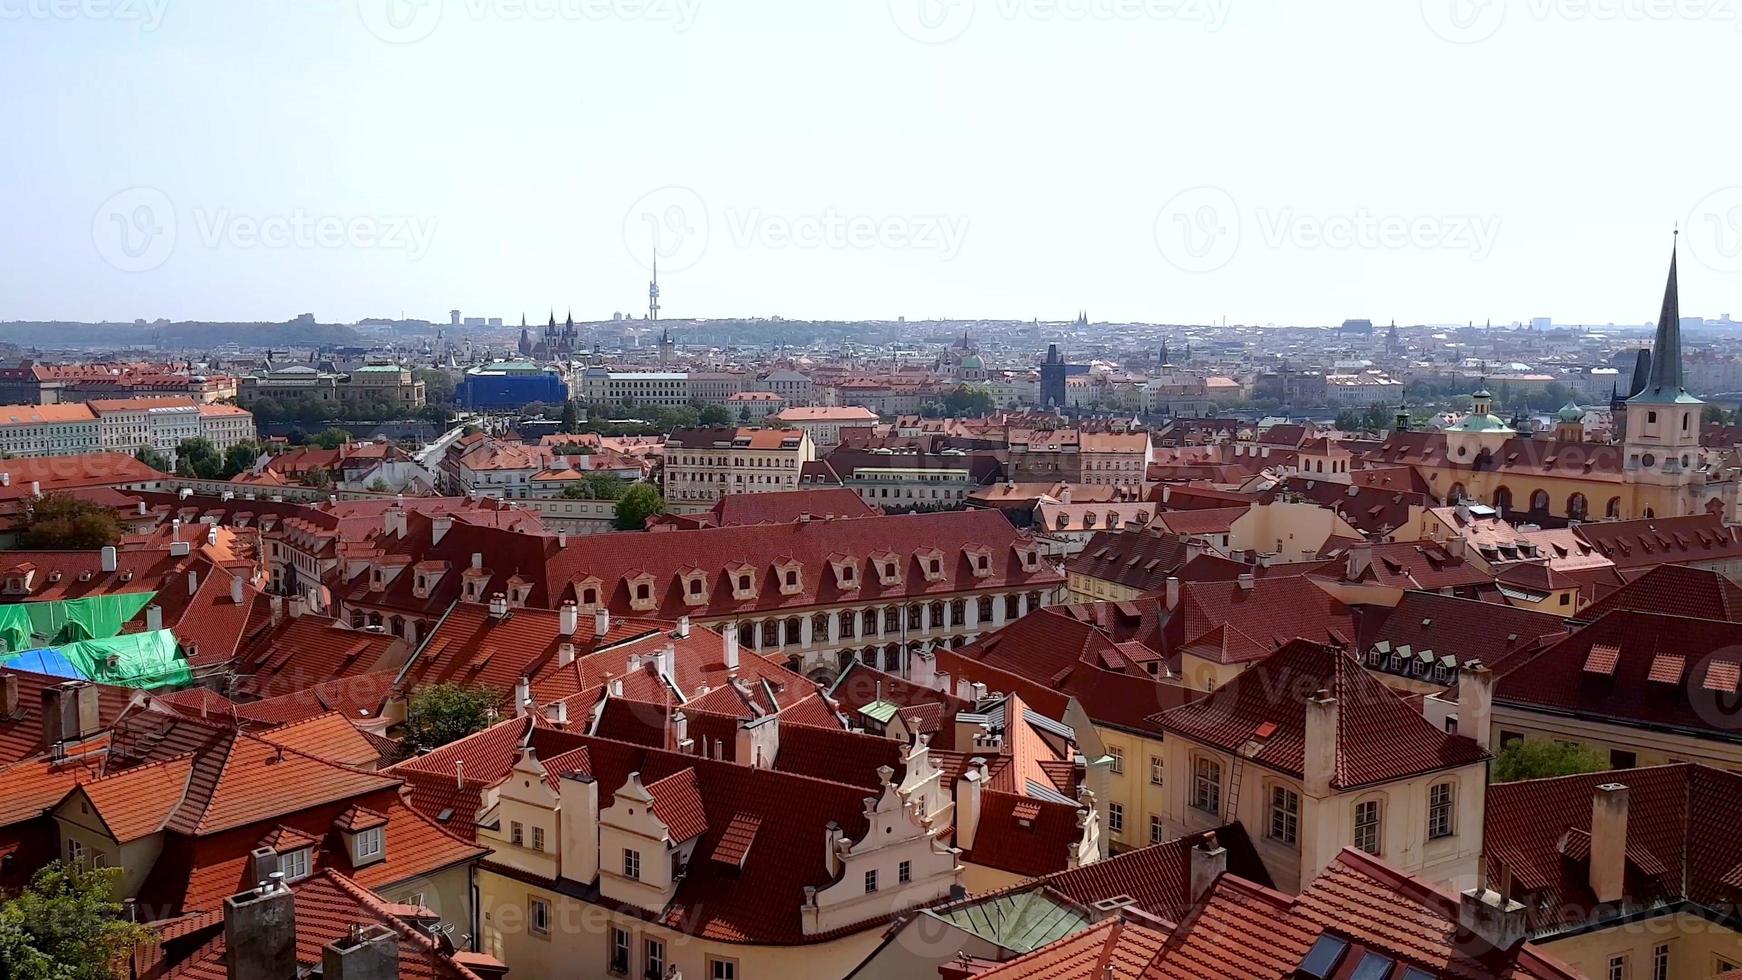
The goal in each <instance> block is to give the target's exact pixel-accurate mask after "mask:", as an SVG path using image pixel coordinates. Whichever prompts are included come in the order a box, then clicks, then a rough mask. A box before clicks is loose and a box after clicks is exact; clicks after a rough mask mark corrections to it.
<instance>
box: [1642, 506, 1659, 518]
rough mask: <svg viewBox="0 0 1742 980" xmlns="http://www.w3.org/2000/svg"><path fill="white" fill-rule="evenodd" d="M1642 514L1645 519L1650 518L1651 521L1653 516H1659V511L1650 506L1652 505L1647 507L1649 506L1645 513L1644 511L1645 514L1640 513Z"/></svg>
mask: <svg viewBox="0 0 1742 980" xmlns="http://www.w3.org/2000/svg"><path fill="white" fill-rule="evenodd" d="M1640 516H1642V517H1644V518H1645V519H1646V520H1648V521H1649V520H1651V519H1652V518H1653V517H1656V516H1657V511H1656V510H1654V509H1652V508H1650V507H1647V508H1645V513H1644V514H1642V515H1640Z"/></svg>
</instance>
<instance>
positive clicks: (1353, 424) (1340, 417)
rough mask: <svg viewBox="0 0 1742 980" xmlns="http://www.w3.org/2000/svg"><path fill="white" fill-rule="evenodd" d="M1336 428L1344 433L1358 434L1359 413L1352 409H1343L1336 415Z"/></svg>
mask: <svg viewBox="0 0 1742 980" xmlns="http://www.w3.org/2000/svg"><path fill="white" fill-rule="evenodd" d="M1336 426H1337V428H1339V429H1341V430H1343V431H1344V432H1360V431H1361V428H1362V424H1361V413H1360V412H1357V411H1355V410H1354V409H1352V408H1345V409H1343V410H1342V411H1341V412H1338V413H1337V421H1336Z"/></svg>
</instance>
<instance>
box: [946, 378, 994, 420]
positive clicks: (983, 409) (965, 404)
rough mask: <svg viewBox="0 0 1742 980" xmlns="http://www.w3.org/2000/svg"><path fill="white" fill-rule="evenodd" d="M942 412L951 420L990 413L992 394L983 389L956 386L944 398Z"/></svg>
mask: <svg viewBox="0 0 1742 980" xmlns="http://www.w3.org/2000/svg"><path fill="white" fill-rule="evenodd" d="M944 412H945V413H946V414H947V415H949V416H950V417H951V418H976V417H979V416H982V415H989V414H991V412H992V393H991V392H989V391H987V390H986V389H984V388H971V387H969V386H967V385H957V386H956V388H955V390H954V391H951V392H950V393H949V394H947V395H945V396H944Z"/></svg>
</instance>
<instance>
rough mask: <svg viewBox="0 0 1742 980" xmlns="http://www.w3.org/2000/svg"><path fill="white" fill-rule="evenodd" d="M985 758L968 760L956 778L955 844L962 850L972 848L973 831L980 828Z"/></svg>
mask: <svg viewBox="0 0 1742 980" xmlns="http://www.w3.org/2000/svg"><path fill="white" fill-rule="evenodd" d="M985 768H986V760H985V759H982V758H979V757H978V756H976V757H975V758H972V759H969V760H968V769H967V771H966V772H964V773H962V775H961V778H959V779H957V780H956V846H957V847H959V848H961V849H962V850H964V851H971V850H973V849H974V833H975V831H977V830H979V829H980V791H981V789H982V786H983V781H984V778H985V777H984V776H983V775H982V774H983V772H984V770H985Z"/></svg>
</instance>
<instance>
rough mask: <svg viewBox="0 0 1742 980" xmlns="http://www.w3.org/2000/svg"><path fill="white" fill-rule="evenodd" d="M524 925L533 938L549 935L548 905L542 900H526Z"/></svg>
mask: <svg viewBox="0 0 1742 980" xmlns="http://www.w3.org/2000/svg"><path fill="white" fill-rule="evenodd" d="M526 925H527V927H528V928H530V929H531V930H532V933H533V935H535V936H548V935H550V903H549V902H547V901H545V900H544V899H542V898H528V899H527V900H526Z"/></svg>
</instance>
